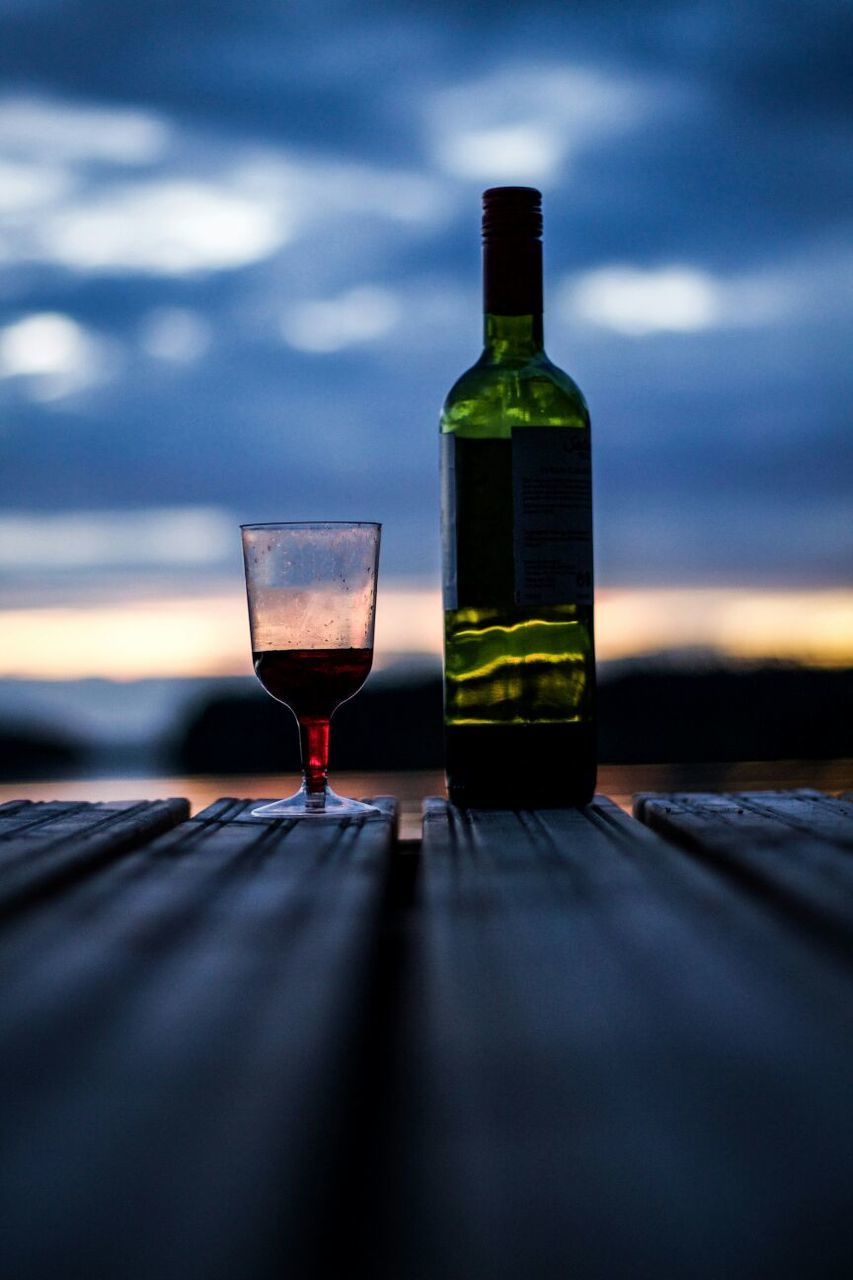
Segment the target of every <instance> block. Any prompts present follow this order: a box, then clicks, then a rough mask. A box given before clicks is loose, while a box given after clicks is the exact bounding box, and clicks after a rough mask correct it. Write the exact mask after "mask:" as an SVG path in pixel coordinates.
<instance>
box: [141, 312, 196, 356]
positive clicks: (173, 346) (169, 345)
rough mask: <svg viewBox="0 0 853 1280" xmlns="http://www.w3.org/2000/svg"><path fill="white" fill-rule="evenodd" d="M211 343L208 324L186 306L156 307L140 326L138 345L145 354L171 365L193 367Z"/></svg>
mask: <svg viewBox="0 0 853 1280" xmlns="http://www.w3.org/2000/svg"><path fill="white" fill-rule="evenodd" d="M210 341H211V332H210V325H209V324H208V322H207V321H206V320H205V318H204V317H203V316H202V315H200V314H199V312H197V311H192V310H190V309H189V308H187V307H155V309H154V310H153V311H149V312H148V314H147V315H146V316H145V318H144V320H143V323H142V326H141V332H140V345H141V346H142V349H143V351H144V352H145V353H146V355H149V356H152V357H153V358H154V359H155V360H167V361H170V362H171V363H173V364H195V363H196V361H197V360H200V359H201V358H202V357H203V356H204V355H205V353H206V352H207V349H208V347H209V346H210Z"/></svg>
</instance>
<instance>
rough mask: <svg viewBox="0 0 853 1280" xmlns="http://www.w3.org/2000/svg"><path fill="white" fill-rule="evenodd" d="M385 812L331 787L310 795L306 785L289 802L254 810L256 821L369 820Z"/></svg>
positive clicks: (275, 802)
mask: <svg viewBox="0 0 853 1280" xmlns="http://www.w3.org/2000/svg"><path fill="white" fill-rule="evenodd" d="M381 813H382V810H381V809H377V808H375V806H374V805H372V804H363V803H362V801H361V800H350V799H349V798H348V797H347V796H339V795H338V794H337V793H336V792H335V791H333V790H332V788H331V787H328V786H327V787H326V790H325V791H322V792H319V793H317V792H314V793H309V792H308V791H307V790H306V789H305V787H304V785H303V786H302V787H300V789H299V790H298V791H297V792H296V794H295V795H292V796H288V797H287V799H286V800H274V801H273V803H272V804H263V805H261V806H260V808H259V809H253V810H252V817H253V818H349V817H353V818H369V817H373V816H376V817H379V816H380V815H381Z"/></svg>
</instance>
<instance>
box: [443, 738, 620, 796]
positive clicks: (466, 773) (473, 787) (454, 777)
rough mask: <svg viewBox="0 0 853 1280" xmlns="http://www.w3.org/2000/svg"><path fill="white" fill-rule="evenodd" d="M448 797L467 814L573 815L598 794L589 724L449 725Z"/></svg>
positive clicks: (592, 740)
mask: <svg viewBox="0 0 853 1280" xmlns="http://www.w3.org/2000/svg"><path fill="white" fill-rule="evenodd" d="M445 747H446V762H447V792H448V796H449V798H450V801H451V803H452V804H455V805H458V806H460V807H461V808H468V809H564V808H566V809H568V808H576V807H579V806H582V805H586V804H589V802H590V801H591V800H592V798H593V795H594V794H595V781H596V753H595V731H594V729H593V726H592V725H589V724H585V725H584V724H546V725H464V726H460V725H448V726H447V727H446V729H445Z"/></svg>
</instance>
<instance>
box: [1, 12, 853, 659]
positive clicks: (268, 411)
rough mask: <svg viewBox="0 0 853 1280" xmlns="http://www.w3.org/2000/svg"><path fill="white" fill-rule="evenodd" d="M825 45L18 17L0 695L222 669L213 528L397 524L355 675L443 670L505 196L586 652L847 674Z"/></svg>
mask: <svg viewBox="0 0 853 1280" xmlns="http://www.w3.org/2000/svg"><path fill="white" fill-rule="evenodd" d="M851 47H853V8H851V6H849V5H845V4H843V3H838V2H837V0H835V2H832V3H829V2H827V0H812V3H810V4H809V5H803V4H801V3H770V2H769V0H746V2H745V3H743V4H740V5H737V6H734V5H731V4H727V3H723V0H691V2H689V3H679V2H677V0H672V2H671V3H659V2H657V0H643V3H641V4H638V3H634V2H632V0H618V2H617V0H612V2H599V3H585V2H584V0H575V2H574V3H572V4H571V5H569V4H565V3H546V4H538V5H537V4H536V3H531V4H524V5H518V4H515V3H507V4H502V3H468V4H466V5H461V4H458V3H440V2H437V3H431V4H428V3H420V4H414V3H402V2H401V0H398V2H397V3H393V4H392V3H378V2H376V3H374V2H371V3H362V4H357V5H354V4H346V3H343V2H338V0H310V2H303V0H291V2H289V3H287V4H282V3H280V0H279V2H277V3H273V2H272V0H244V2H243V3H241V4H239V5H233V4H225V3H223V0H218V2H216V3H214V2H213V0H168V2H165V0H149V2H148V3H146V4H145V5H140V4H138V3H137V2H136V0H134V3H128V0H109V2H108V3H107V2H106V0H105V2H103V3H96V2H95V0H5V2H4V4H3V5H2V6H0V456H2V470H0V574H2V582H3V592H2V606H0V675H7V676H8V675H13V676H20V675H25V676H36V677H37V676H44V677H46V678H51V679H61V678H63V677H64V676H78V675H93V674H99V673H100V674H108V675H115V676H116V677H119V678H131V677H133V676H137V675H139V674H154V675H158V674H159V675H184V674H204V673H210V674H217V673H233V672H235V671H239V670H242V669H243V667H244V666H245V665H246V663H247V660H248V644H247V637H246V633H245V604H244V600H243V594H242V592H243V588H242V576H241V565H240V556H239V539H238V535H237V525H238V523H239V522H240V521H259V520H297V519H348V518H352V519H369V520H381V521H383V523H384V534H383V552H382V570H381V572H382V586H381V589H380V626H379V632H378V636H377V645H378V646H379V645H381V646H382V647H383V648H384V649H385V650H387V651H388V652H392V651H393V652H395V653H399V652H415V651H418V650H421V649H426V650H430V651H434V650H435V649H436V648H437V646H438V643H439V631H440V622H439V613H438V597H437V583H438V564H439V555H438V483H437V418H438V411H439V408H440V405H441V401H442V399H443V396H444V394H445V392H446V390H447V389H448V387H449V385H450V384H451V382H452V381H453V380H454V378H455V377H456V376H457V375H458V374H459V373H460V372H461V371H462V369H463V368H465V367H466V366H467V365H468V364H470V363H472V361H473V360H474V359H475V358H476V356H477V354H478V349H479V343H480V323H481V322H480V279H479V273H480V263H479V201H480V193H481V191H482V190H483V188H484V187H486V186H489V185H495V184H499V183H524V184H530V185H535V186H538V187H539V188H540V189H541V190H542V191H543V194H544V213H545V271H546V279H545V298H546V337H547V345H548V350H549V353H550V354H551V356H552V358H553V359H554V360H555V361H556V362H557V363H558V364H560V365H561V366H562V367H564V368H566V369H567V370H568V371H569V372H570V373H572V375H573V376H574V377H575V378H576V380H577V381H578V382H579V384H580V386H581V387H582V388H583V390H584V392H585V393H586V395H587V398H588V401H589V403H590V407H591V412H592V419H593V432H594V455H593V456H594V478H595V533H596V572H597V590H598V596H597V602H598V605H599V611H598V642H599V647H600V652H601V653H602V655H603V656H604V657H611V658H616V657H625V656H631V655H632V654H637V653H641V652H647V651H655V650H659V649H661V648H665V647H667V646H668V645H670V646H688V647H690V646H697V647H699V648H701V647H703V646H704V647H711V648H714V649H716V650H719V651H721V652H724V653H728V654H734V655H740V656H758V657H762V656H783V657H792V658H800V659H802V660H807V661H825V662H846V661H853V584H851V568H853V518H851V501H850V497H851V491H853V449H852V448H851V444H850V405H851V402H852V401H853V374H851V360H850V349H851V337H853V332H851V331H853V239H851V235H850V231H851V223H853V194H852V193H853V184H851V181H850V179H851V170H853V149H852V148H851V147H850V117H851V114H853V110H852V109H851V108H852V107H853V103H851V97H853V95H851V90H850V76H849V52H850V49H851ZM383 601H384V603H383ZM241 663H242V664H243V665H242V666H241Z"/></svg>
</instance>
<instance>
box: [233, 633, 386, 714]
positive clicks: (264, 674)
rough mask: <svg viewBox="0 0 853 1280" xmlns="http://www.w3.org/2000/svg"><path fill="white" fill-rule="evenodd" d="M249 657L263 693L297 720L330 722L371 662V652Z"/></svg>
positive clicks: (315, 651)
mask: <svg viewBox="0 0 853 1280" xmlns="http://www.w3.org/2000/svg"><path fill="white" fill-rule="evenodd" d="M252 656H253V658H254V661H255V675H256V676H257V677H258V679H259V680H260V682H261V684H262V685H263V686H264V688H265V689H266V691H267V693H269V694H271V695H272V696H273V697H274V698H275V699H276V700H277V701H278V702H283V703H284V704H285V706H287V707H290V709H291V711H292V712H293V714H294V715H295V716H296V718H297V720H301V719H317V718H320V719H326V720H328V719H330V718H331V715H332V712H333V711H334V710H335V708H336V707H339V706H340V705H341V703H342V702H346V701H347V699H348V698H351V697H352V696H353V694H356V693H358V691H359V689H360V688H361V686H362V685H363V684H364V682H365V680H366V679H367V677H368V674H369V672H370V667H371V664H372V662H373V650H372V649H267V650H266V651H265V652H262V653H255V654H253V655H252Z"/></svg>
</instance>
